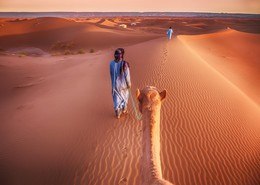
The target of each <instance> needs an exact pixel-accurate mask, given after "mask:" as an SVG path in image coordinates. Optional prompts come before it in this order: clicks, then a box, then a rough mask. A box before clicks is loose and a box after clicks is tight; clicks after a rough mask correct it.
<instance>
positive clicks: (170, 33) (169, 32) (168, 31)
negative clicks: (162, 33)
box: [166, 27, 173, 40]
mask: <svg viewBox="0 0 260 185" xmlns="http://www.w3.org/2000/svg"><path fill="white" fill-rule="evenodd" d="M172 33H173V30H172V27H170V28H169V29H168V30H167V33H166V34H167V37H168V39H169V40H171V39H172Z"/></svg>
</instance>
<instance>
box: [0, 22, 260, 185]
mask: <svg viewBox="0 0 260 185" xmlns="http://www.w3.org/2000/svg"><path fill="white" fill-rule="evenodd" d="M131 22H137V24H136V26H135V27H131V26H130V24H131ZM49 23H51V24H49ZM54 23H55V24H54ZM1 24H2V25H3V26H2V27H1V28H0V49H1V50H0V86H1V88H0V182H1V183H0V184H3V185H36V184H37V185H43V184H47V185H52V184H53V185H66V184H68V185H116V184H128V185H139V184H141V182H142V178H141V164H142V162H143V161H142V160H141V158H142V154H143V152H142V147H143V146H142V144H143V139H142V138H143V131H144V130H143V124H144V122H143V121H142V120H141V121H138V120H137V119H136V117H135V112H134V106H133V105H132V103H131V102H129V114H128V115H125V116H123V117H122V118H120V119H119V120H118V119H116V118H115V117H114V111H113V104H112V96H111V82H110V75H109V63H110V61H111V60H112V59H113V52H114V50H115V49H116V48H117V47H124V48H125V51H126V55H125V59H126V60H127V61H128V62H129V63H130V70H131V79H132V88H131V94H132V96H133V98H134V100H135V106H137V99H136V98H135V92H136V89H137V88H140V89H143V88H144V87H146V86H147V85H149V86H155V87H157V88H158V89H159V91H160V92H161V91H162V90H164V89H166V90H167V96H166V98H165V100H164V101H163V104H162V106H161V110H160V119H159V120H160V129H159V130H160V133H159V134H155V137H157V138H158V137H160V143H159V144H160V162H161V164H160V166H161V173H162V177H163V179H165V180H167V181H169V182H170V183H172V184H175V185H220V184H221V185H231V184H232V185H235V184H236V185H257V184H260V176H259V171H260V163H259V161H260V155H259V154H260V153H259V151H260V142H259V138H260V125H259V123H260V108H259V103H260V99H259V94H260V89H259V84H260V83H259V82H260V76H259V74H260V66H259V58H260V51H259V48H260V35H259V33H257V29H256V27H257V26H255V27H253V28H252V26H251V25H253V24H254V25H259V20H258V22H255V20H254V21H248V20H247V21H244V20H241V21H238V20H194V21H192V20H191V19H178V20H177V19H167V20H163V19H151V18H145V19H138V18H125V19H120V18H117V19H93V20H90V19H80V20H73V19H60V18H39V19H28V20H27V19H26V20H20V21H17V20H16V21H14V20H11V19H10V20H9V19H5V20H1ZM120 24H127V25H128V27H127V29H124V28H120V27H119V25H120ZM168 25H174V28H175V29H176V32H177V33H176V34H177V35H175V37H174V38H173V39H172V40H171V41H168V40H167V39H166V37H165V36H166V33H165V27H166V29H167V27H168ZM35 27H36V28H35ZM227 27H229V28H227ZM18 28H19V29H18ZM257 28H258V27H257ZM57 42H59V43H58V44H57ZM71 43H72V44H71ZM28 48H29V49H28ZM33 48H34V49H33ZM24 49H26V50H24ZM36 49H37V50H36ZM79 49H83V50H84V52H83V53H82V54H78V53H77V52H78V50H79ZM90 49H93V51H90ZM65 50H66V52H65ZM67 50H69V51H70V52H69V53H68V51H67ZM31 51H33V52H31ZM36 51H37V55H33V54H32V53H35V52H36ZM64 52H65V54H64ZM151 137H154V136H152V135H151ZM153 139H154V138H153ZM157 140H158V139H157ZM156 151H157V152H158V150H156Z"/></svg>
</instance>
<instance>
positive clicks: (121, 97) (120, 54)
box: [110, 48, 131, 119]
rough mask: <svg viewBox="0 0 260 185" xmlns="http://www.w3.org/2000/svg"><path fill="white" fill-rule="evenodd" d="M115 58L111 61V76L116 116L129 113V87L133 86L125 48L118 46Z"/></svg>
mask: <svg viewBox="0 0 260 185" xmlns="http://www.w3.org/2000/svg"><path fill="white" fill-rule="evenodd" d="M114 57H115V59H114V60H113V61H111V62H110V77H111V83H112V97H113V103H114V110H115V114H116V117H117V118H118V119H119V118H120V116H121V114H125V113H127V103H128V99H129V89H130V87H131V80H130V70H129V64H128V63H127V62H126V61H124V49H123V48H118V49H117V50H116V51H115V54H114Z"/></svg>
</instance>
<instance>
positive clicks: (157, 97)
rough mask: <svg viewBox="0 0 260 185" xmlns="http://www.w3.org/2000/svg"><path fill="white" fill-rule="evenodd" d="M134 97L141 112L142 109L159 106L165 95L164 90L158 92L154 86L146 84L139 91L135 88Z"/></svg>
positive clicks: (152, 108) (151, 108)
mask: <svg viewBox="0 0 260 185" xmlns="http://www.w3.org/2000/svg"><path fill="white" fill-rule="evenodd" d="M136 97H137V100H138V102H139V110H140V112H141V113H143V111H144V110H149V111H151V110H154V109H157V108H160V107H161V102H162V100H164V99H165V97H166V90H163V91H162V92H159V91H158V89H157V88H156V87H153V86H147V87H145V88H144V89H142V90H141V91H140V90H139V89H137V90H136Z"/></svg>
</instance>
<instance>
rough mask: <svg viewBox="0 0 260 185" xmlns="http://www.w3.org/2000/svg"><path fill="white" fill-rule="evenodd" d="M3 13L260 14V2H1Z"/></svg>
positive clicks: (82, 0) (127, 0)
mask: <svg viewBox="0 0 260 185" xmlns="http://www.w3.org/2000/svg"><path fill="white" fill-rule="evenodd" d="M0 11H101V12H103V11H119V12H120V11H122V12H124V11H138V12H140V11H141V12H142V11H143V12H145V11H162V12H164V11H172V12H234V13H236V12H238V13H260V0H0Z"/></svg>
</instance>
